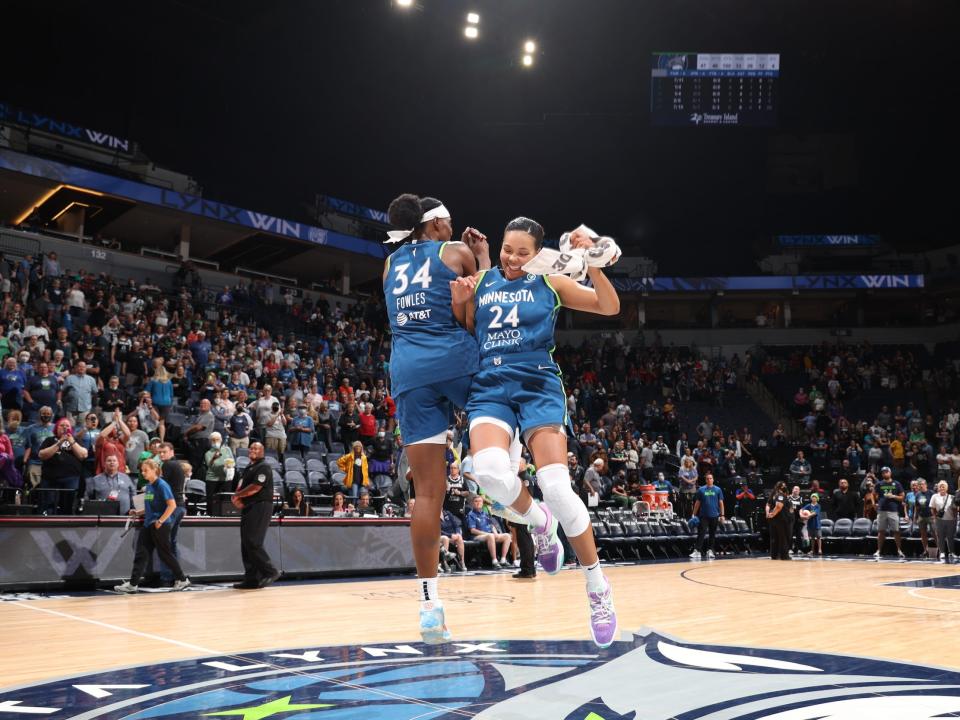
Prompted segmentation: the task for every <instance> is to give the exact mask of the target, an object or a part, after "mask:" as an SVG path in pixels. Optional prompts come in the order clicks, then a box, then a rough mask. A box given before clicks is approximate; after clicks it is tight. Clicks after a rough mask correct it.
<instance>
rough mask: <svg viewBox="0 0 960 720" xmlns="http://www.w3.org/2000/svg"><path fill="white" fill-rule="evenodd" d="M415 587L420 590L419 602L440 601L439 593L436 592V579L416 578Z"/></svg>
mask: <svg viewBox="0 0 960 720" xmlns="http://www.w3.org/2000/svg"><path fill="white" fill-rule="evenodd" d="M417 586H418V588H419V590H420V602H422V603H425V602H436V601H437V600H439V599H440V593H439V592H437V579H436V578H435V577H432V578H417Z"/></svg>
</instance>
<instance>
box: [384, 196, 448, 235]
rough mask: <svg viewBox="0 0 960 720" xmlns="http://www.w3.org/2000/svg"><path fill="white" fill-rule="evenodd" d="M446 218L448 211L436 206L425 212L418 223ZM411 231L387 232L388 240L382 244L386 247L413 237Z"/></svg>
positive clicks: (441, 206) (412, 229) (411, 229)
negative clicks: (385, 244)
mask: <svg viewBox="0 0 960 720" xmlns="http://www.w3.org/2000/svg"><path fill="white" fill-rule="evenodd" d="M448 217H450V211H449V210H447V209H446V208H445V207H444V206H443V205H437V207H435V208H433V209H432V210H427V211H426V212H425V213H424V214H423V217H422V218H420V223H421V224H423V223H425V222H427V221H428V220H436V219H437V218H448ZM413 231H414V228H410V229H409V230H388V231H387V236H388V237H389V238H390V239H389V240H385V241H384V242H386V243H387V244H388V245H389V244H390V243H398V242H402V241H403V240H406V239H407V238H408V237H410V236H411V235H413Z"/></svg>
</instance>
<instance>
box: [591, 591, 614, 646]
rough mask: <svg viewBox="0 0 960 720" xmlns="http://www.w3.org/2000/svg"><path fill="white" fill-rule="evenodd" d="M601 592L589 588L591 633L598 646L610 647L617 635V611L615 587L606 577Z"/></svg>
mask: <svg viewBox="0 0 960 720" xmlns="http://www.w3.org/2000/svg"><path fill="white" fill-rule="evenodd" d="M603 582H604V585H605V587H604V588H603V590H600V591H599V592H591V591H590V590H589V589H588V590H587V599H588V600H590V634H591V635H592V636H593V642H595V643H596V644H597V646H598V647H602V648H606V647H610V645H611V644H612V643H613V641H614V640H615V639H616V637H617V611H616V610H614V608H613V589H612V588H611V587H610V583H609V582H607V580H606V579H604V581H603Z"/></svg>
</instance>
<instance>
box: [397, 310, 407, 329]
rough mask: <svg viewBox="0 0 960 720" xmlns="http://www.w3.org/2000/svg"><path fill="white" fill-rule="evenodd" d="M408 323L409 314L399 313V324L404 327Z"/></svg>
mask: <svg viewBox="0 0 960 720" xmlns="http://www.w3.org/2000/svg"><path fill="white" fill-rule="evenodd" d="M406 324H407V314H406V313H397V325H399V326H400V327H403V326H404V325H406Z"/></svg>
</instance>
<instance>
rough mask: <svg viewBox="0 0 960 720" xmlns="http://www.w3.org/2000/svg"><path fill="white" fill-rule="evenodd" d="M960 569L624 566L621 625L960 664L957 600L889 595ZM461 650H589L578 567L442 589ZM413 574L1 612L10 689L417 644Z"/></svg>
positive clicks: (932, 592) (33, 603)
mask: <svg viewBox="0 0 960 720" xmlns="http://www.w3.org/2000/svg"><path fill="white" fill-rule="evenodd" d="M957 567H958V566H954V565H946V566H945V565H937V564H932V563H919V562H910V563H896V562H891V563H886V562H885V563H876V562H869V561H866V560H862V561H861V560H855V561H831V560H827V561H806V560H804V561H796V562H791V563H785V562H772V561H769V560H766V559H742V560H722V561H714V562H709V563H707V562H692V561H691V562H689V563H670V564H659V565H639V566H629V567H613V568H610V569H609V570H608V571H607V574H608V577H609V578H610V580H611V582H612V583H613V586H614V592H615V599H616V607H617V612H618V616H619V620H620V628H621V629H622V630H635V629H639V628H641V627H644V626H646V627H652V628H654V629H656V630H660V631H662V632H665V633H667V634H670V635H673V636H676V637H678V638H680V639H684V640H689V641H696V642H716V643H722V644H727V645H746V646H754V647H776V648H785V649H800V650H814V651H827V652H836V653H845V654H855V655H869V656H873V657H878V658H889V659H896V660H906V661H919V662H924V663H932V664H936V665H940V666H950V667H958V668H960V643H949V642H947V643H938V644H937V653H936V657H935V658H932V657H931V656H930V648H931V645H930V633H929V632H926V631H922V628H932V627H936V628H937V632H938V634H940V635H941V636H942V637H955V636H957V633H958V632H960V591H958V590H953V589H948V588H931V587H925V588H920V589H918V588H908V587H890V586H888V583H894V582H902V581H910V580H922V579H925V578H934V577H948V576H954V575H957V574H960V570H958V569H957ZM441 594H442V596H443V597H444V600H445V602H446V605H447V608H448V610H447V619H448V624H449V626H450V628H451V630H452V631H453V633H454V636H455V639H461V640H496V639H511V638H531V639H534V638H551V639H566V638H576V639H585V638H587V637H588V633H587V625H586V620H587V613H586V602H585V598H584V590H583V577H582V575H581V573H580V572H579V571H576V570H571V571H564V572H562V573H561V574H560V575H558V576H556V577H547V576H545V575H541V576H540V577H539V578H538V579H537V580H534V581H517V580H513V579H512V578H511V577H510V575H509V574H508V573H501V574H491V575H477V576H453V577H449V578H443V579H442V580H441ZM416 623H417V603H416V595H415V589H414V583H413V580H412V579H409V578H408V579H396V580H378V581H366V582H343V581H340V582H328V583H302V582H298V583H279V584H277V585H275V586H273V587H271V588H268V589H266V590H261V591H255V592H241V591H234V590H230V589H223V590H219V589H218V590H209V591H205V592H187V593H170V594H161V593H151V594H140V595H136V596H116V595H111V594H105V593H100V594H97V595H94V596H89V597H66V598H59V599H50V598H46V599H37V600H20V601H15V602H14V601H8V602H2V603H0V627H2V628H3V632H2V637H0V687H12V686H15V685H21V684H24V683H31V682H37V681H41V680H45V679H49V678H54V677H62V676H65V675H71V674H76V673H81V672H86V671H97V670H105V669H109V668H115V667H124V666H130V665H137V664H146V663H151V662H160V661H167V660H175V659H183V658H191V657H198V656H208V655H225V654H230V653H239V652H249V651H255V650H267V649H275V648H299V647H310V646H318V647H319V646H324V645H338V644H356V643H374V642H376V643H382V642H400V641H412V640H417V639H418V633H417V624H416Z"/></svg>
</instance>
